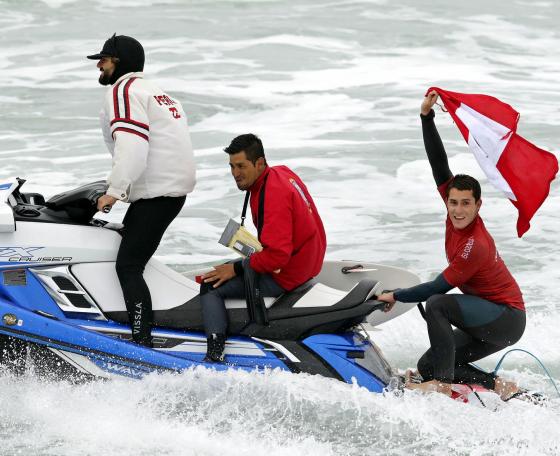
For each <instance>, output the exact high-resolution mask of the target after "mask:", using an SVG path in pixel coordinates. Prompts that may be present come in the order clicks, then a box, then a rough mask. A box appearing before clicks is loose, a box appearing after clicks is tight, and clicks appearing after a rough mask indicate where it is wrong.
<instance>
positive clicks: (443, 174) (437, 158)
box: [420, 90, 453, 187]
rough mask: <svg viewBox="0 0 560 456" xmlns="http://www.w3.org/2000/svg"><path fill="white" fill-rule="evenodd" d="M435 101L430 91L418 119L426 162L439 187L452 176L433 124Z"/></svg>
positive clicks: (434, 96)
mask: <svg viewBox="0 0 560 456" xmlns="http://www.w3.org/2000/svg"><path fill="white" fill-rule="evenodd" d="M437 99H438V94H437V92H436V91H435V90H432V91H431V92H430V93H429V94H428V95H427V96H426V97H425V98H424V101H423V102H422V106H421V107H420V118H421V119H422V136H423V137H424V147H425V148H426V154H427V155H428V161H429V162H430V166H431V167H432V174H433V175H434V180H435V181H436V185H437V186H438V187H439V186H440V185H442V184H444V183H446V182H447V181H448V180H449V179H451V178H452V177H453V174H452V173H451V170H450V169H449V163H448V162H447V154H446V153H445V148H444V147H443V143H442V142H441V138H440V137H439V133H438V131H437V128H436V124H435V123H434V116H435V114H434V110H433V109H432V106H433V105H434V104H435V103H436V101H437Z"/></svg>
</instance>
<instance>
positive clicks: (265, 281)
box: [200, 134, 327, 362]
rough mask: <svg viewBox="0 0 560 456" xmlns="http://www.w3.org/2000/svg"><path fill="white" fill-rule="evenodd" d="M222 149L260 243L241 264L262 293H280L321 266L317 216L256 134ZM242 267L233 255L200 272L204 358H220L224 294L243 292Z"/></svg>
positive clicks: (292, 175)
mask: <svg viewBox="0 0 560 456" xmlns="http://www.w3.org/2000/svg"><path fill="white" fill-rule="evenodd" d="M224 151H225V152H227V153H228V154H229V166H230V168H231V174H232V175H233V178H234V179H235V183H236V184H237V188H239V190H246V191H248V192H250V194H251V196H250V206H251V214H252V217H253V222H254V224H255V226H256V227H257V231H258V237H259V241H260V243H261V244H262V246H263V250H262V251H261V252H256V253H253V254H252V255H251V256H250V257H249V260H248V261H247V260H245V263H244V264H246V265H248V266H249V267H250V268H251V269H252V270H253V271H255V272H256V273H258V274H260V295H261V296H262V297H264V296H269V297H276V296H280V295H281V294H282V293H284V292H285V291H290V290H293V289H294V288H296V287H298V286H300V285H301V284H303V283H304V282H306V281H308V280H309V279H311V278H313V277H315V276H316V275H317V274H318V273H319V272H320V271H321V267H322V265H323V258H324V256H325V249H326V244H327V240H326V236H325V230H324V228H323V222H322V221H321V217H320V216H319V213H318V212H317V208H316V207H315V203H314V202H313V199H312V198H311V195H310V194H309V192H308V191H307V188H306V187H305V185H304V183H303V182H302V181H301V179H300V178H299V177H298V176H297V175H296V174H295V173H294V172H293V171H291V170H290V169H289V168H287V167H286V166H272V167H269V166H268V165H267V163H266V158H265V156H264V150H263V146H262V142H261V140H260V139H259V138H258V137H257V136H255V135H253V134H246V135H241V136H238V137H237V138H235V139H234V140H233V141H232V142H231V144H230V145H229V146H228V147H226V148H225V149H224ZM261 194H263V196H264V199H263V196H261ZM263 203H264V204H263ZM259 206H261V207H259ZM243 271H244V270H243V265H242V263H241V260H239V261H236V262H233V263H226V264H222V265H218V266H215V268H214V270H213V271H211V272H209V273H207V274H205V275H204V276H202V280H203V283H202V286H201V292H200V294H201V296H200V300H201V305H202V314H203V319H204V327H205V330H206V335H207V336H208V348H207V353H206V358H205V360H206V361H214V362H221V361H223V359H224V355H223V352H224V347H225V339H226V331H227V326H228V321H227V313H226V308H225V304H224V299H225V298H242V297H245V290H244V280H243V277H242V276H243ZM209 285H212V286H209Z"/></svg>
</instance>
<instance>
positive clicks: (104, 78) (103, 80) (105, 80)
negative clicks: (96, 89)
mask: <svg viewBox="0 0 560 456" xmlns="http://www.w3.org/2000/svg"><path fill="white" fill-rule="evenodd" d="M99 84H101V85H104V86H106V85H111V76H108V75H107V73H105V71H103V72H101V75H100V76H99Z"/></svg>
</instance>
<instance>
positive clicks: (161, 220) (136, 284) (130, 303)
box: [116, 196, 186, 346]
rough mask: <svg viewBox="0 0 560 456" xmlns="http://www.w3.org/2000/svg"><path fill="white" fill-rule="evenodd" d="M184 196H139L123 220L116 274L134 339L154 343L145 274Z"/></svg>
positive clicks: (149, 344) (150, 300)
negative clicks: (147, 197)
mask: <svg viewBox="0 0 560 456" xmlns="http://www.w3.org/2000/svg"><path fill="white" fill-rule="evenodd" d="M185 199H186V197H185V196H178V197H171V196H158V197H156V198H149V199H139V200H137V201H134V202H133V203H131V204H130V206H129V207H128V210H127V211H126V215H125V216H124V219H123V225H124V229H123V233H122V235H123V238H122V240H121V245H120V247H119V251H118V253H117V263H116V269H117V275H118V277H119V281H120V283H121V287H122V290H123V295H124V301H125V304H126V310H127V311H128V318H129V321H130V325H131V329H132V339H133V340H134V342H136V343H139V344H142V345H146V346H151V345H152V337H151V329H152V298H151V295H150V290H149V289H148V285H147V284H146V281H145V280H144V277H143V273H144V268H145V267H146V264H147V263H148V261H149V260H150V258H151V257H152V255H153V254H154V253H155V251H156V249H157V247H158V245H159V243H160V241H161V238H162V237H163V234H164V233H165V230H166V229H167V227H168V226H169V224H170V223H171V222H172V221H173V219H174V218H175V217H176V216H177V214H179V211H180V210H181V208H182V207H183V204H185Z"/></svg>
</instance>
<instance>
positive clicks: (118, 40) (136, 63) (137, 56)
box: [87, 33, 144, 84]
mask: <svg viewBox="0 0 560 456" xmlns="http://www.w3.org/2000/svg"><path fill="white" fill-rule="evenodd" d="M103 57H117V58H118V59H119V62H118V63H117V68H116V70H115V72H114V73H113V75H112V78H111V81H110V83H111V84H113V83H114V82H115V81H116V80H117V79H118V78H120V77H121V76H122V75H123V74H126V73H131V72H138V71H143V70H144V48H143V47H142V45H141V44H140V43H139V42H138V40H135V39H134V38H132V37H130V36H126V35H117V34H116V33H114V34H113V36H112V37H111V38H109V39H108V40H107V41H105V44H104V45H103V49H101V52H100V53H99V54H93V55H88V56H87V58H88V59H92V60H100V59H102V58H103Z"/></svg>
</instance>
